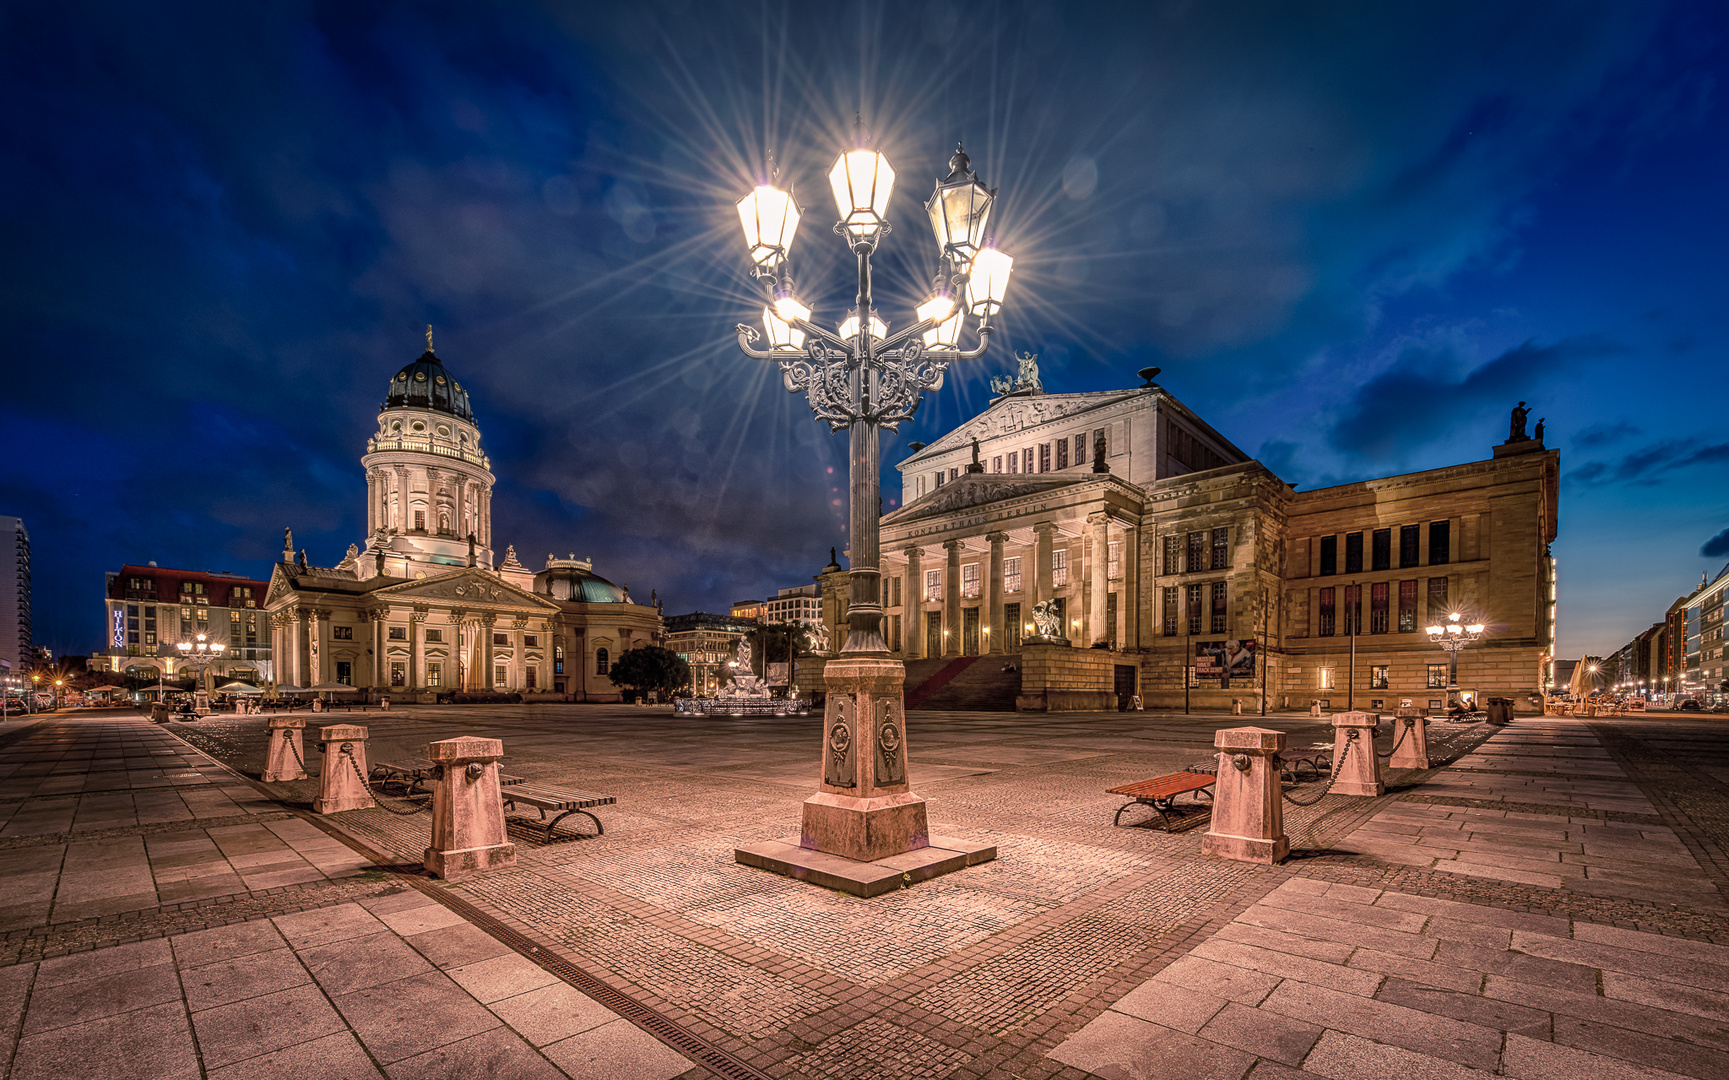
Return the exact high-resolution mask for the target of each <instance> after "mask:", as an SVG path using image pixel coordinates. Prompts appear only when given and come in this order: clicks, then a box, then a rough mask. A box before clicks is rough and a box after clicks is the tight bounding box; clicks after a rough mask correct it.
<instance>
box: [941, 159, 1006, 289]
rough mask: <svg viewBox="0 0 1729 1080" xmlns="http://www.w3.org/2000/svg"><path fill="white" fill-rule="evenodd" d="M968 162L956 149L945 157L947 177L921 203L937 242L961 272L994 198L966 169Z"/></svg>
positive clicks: (977, 245) (979, 243) (982, 232)
mask: <svg viewBox="0 0 1729 1080" xmlns="http://www.w3.org/2000/svg"><path fill="white" fill-rule="evenodd" d="M970 164H971V162H970V161H969V160H968V158H967V155H966V153H965V152H963V151H960V150H956V151H955V156H954V157H953V158H951V159H949V167H950V172H949V175H948V177H947V178H946V179H944V180H942V181H940V182H939V183H938V184H937V189H936V192H935V193H934V194H932V195H931V198H930V201H929V202H927V203H925V212H926V213H928V214H929V215H930V218H931V231H932V232H933V233H935V234H936V238H937V246H938V247H940V248H941V249H942V251H943V254H945V255H947V256H948V257H949V258H950V259H952V260H953V261H954V265H955V269H956V271H958V272H959V273H963V274H964V273H966V272H967V270H968V268H969V267H971V265H972V261H973V257H974V256H975V255H977V254H978V251H979V248H980V246H982V245H983V243H984V238H985V225H986V223H987V222H988V221H989V220H990V216H991V205H992V204H993V203H995V202H996V194H995V193H994V192H992V191H991V190H990V189H989V188H987V187H985V185H984V182H983V181H982V180H980V179H979V178H978V176H977V174H975V173H973V172H971V171H970V170H969V169H968V166H969V165H970Z"/></svg>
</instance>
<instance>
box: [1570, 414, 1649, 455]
mask: <svg viewBox="0 0 1729 1080" xmlns="http://www.w3.org/2000/svg"><path fill="white" fill-rule="evenodd" d="M1637 434H1639V429H1638V428H1636V427H1634V426H1633V425H1632V424H1629V423H1627V422H1625V421H1621V420H1617V421H1615V422H1614V423H1607V422H1605V423H1597V424H1591V425H1589V426H1587V427H1584V428H1581V429H1580V430H1579V432H1578V433H1577V434H1576V435H1574V436H1573V445H1574V446H1576V447H1579V448H1580V449H1586V448H1589V447H1598V446H1608V445H1609V444H1610V443H1616V442H1620V441H1621V440H1622V439H1626V438H1629V437H1631V436H1634V435H1637Z"/></svg>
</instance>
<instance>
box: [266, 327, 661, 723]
mask: <svg viewBox="0 0 1729 1080" xmlns="http://www.w3.org/2000/svg"><path fill="white" fill-rule="evenodd" d="M360 463H361V466H362V467H363V468H364V469H365V470H366V528H367V535H366V539H365V544H364V547H363V546H362V545H359V544H350V545H349V547H348V552H347V554H346V556H344V558H343V559H342V560H341V561H340V562H338V563H337V564H336V565H335V566H330V567H322V566H314V565H312V564H311V563H310V562H309V561H308V559H307V556H306V552H305V550H304V549H300V550H298V551H297V550H296V549H295V547H294V539H293V533H292V531H285V535H284V538H283V551H282V559H281V561H280V562H279V563H277V565H276V567H275V569H274V570H273V571H272V573H271V580H270V589H269V593H268V595H267V597H266V599H265V604H264V606H265V610H266V612H267V613H268V615H269V618H270V626H271V635H272V644H273V645H274V647H275V648H276V650H277V651H276V653H275V655H276V656H277V657H279V658H280V660H279V662H278V664H277V665H276V670H277V681H276V688H277V689H278V690H279V691H281V690H285V689H288V688H291V687H292V688H298V689H301V690H306V689H316V688H319V687H331V686H334V685H335V684H343V685H346V686H352V687H354V688H356V689H358V690H364V691H366V693H367V696H368V697H369V698H372V699H376V698H378V697H379V696H381V695H389V696H390V697H392V698H393V699H395V700H398V701H434V700H437V699H439V698H447V699H448V697H449V696H450V695H452V694H458V695H463V696H465V697H468V698H479V699H484V698H485V697H486V696H489V695H509V694H516V695H521V696H522V698H523V700H525V701H536V700H539V701H549V700H563V701H618V700H620V698H621V696H622V695H621V694H620V692H619V690H618V688H617V687H614V686H613V685H612V683H611V681H610V680H609V679H608V678H607V674H608V672H609V670H610V668H611V665H612V662H613V661H614V660H616V659H617V658H618V656H619V654H620V653H623V652H625V651H627V650H629V649H632V648H635V647H637V646H639V645H647V644H652V643H653V642H655V641H657V640H659V638H660V636H661V621H660V612H659V610H658V605H645V604H637V603H633V602H632V601H631V598H630V592H629V587H628V586H621V585H614V584H613V583H612V582H611V581H608V580H607V579H606V578H603V577H601V576H600V575H598V574H596V573H595V572H594V567H593V564H592V563H591V562H589V561H586V560H580V559H577V558H576V557H575V556H574V555H571V556H568V557H566V558H563V559H559V558H555V557H553V556H551V555H549V556H547V561H546V568H545V569H544V570H543V571H541V572H540V573H538V574H537V573H535V572H534V571H532V570H530V569H529V568H527V567H525V566H524V565H523V564H522V563H521V562H520V561H519V560H518V559H517V557H516V551H515V549H514V548H512V547H509V546H508V545H507V546H506V547H505V553H504V557H503V558H502V559H501V560H499V561H498V563H497V565H496V566H495V565H494V549H493V539H492V485H493V480H494V477H493V474H492V462H491V461H490V460H489V459H488V458H487V456H486V452H485V451H484V450H483V449H482V448H481V441H480V426H479V425H478V424H477V423H475V419H474V410H473V407H472V405H471V404H470V401H469V397H468V392H467V391H466V390H464V389H463V387H462V384H461V383H460V382H458V381H457V379H456V376H455V375H453V374H452V373H451V372H450V371H449V370H448V369H447V368H446V367H445V366H444V363H443V361H441V360H440V359H439V358H438V356H437V355H436V354H434V352H433V349H432V332H431V330H430V328H429V329H428V331H427V340H426V352H425V353H423V354H422V355H421V356H420V357H419V358H418V359H416V360H414V361H413V362H412V363H410V364H408V365H407V366H405V367H403V368H402V370H401V371H398V372H397V373H396V374H395V375H394V376H393V377H392V378H391V380H390V384H389V388H388V390H387V391H386V394H385V398H384V403H383V404H382V405H381V406H380V407H379V410H378V427H377V430H375V431H374V432H373V433H372V435H371V436H370V437H369V438H368V439H367V441H366V453H365V454H364V455H363V456H362V457H361V459H360Z"/></svg>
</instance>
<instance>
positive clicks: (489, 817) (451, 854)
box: [426, 736, 516, 881]
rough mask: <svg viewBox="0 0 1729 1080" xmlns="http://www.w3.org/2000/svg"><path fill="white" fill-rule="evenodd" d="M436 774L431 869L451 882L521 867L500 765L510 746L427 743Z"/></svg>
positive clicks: (470, 741) (464, 740)
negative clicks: (508, 827)
mask: <svg viewBox="0 0 1729 1080" xmlns="http://www.w3.org/2000/svg"><path fill="white" fill-rule="evenodd" d="M426 756H427V758H428V759H430V760H431V761H433V762H434V763H435V764H437V766H438V770H437V771H436V772H435V773H433V777H434V781H433V787H432V846H431V847H429V848H427V849H426V869H427V870H428V871H430V872H431V873H433V874H435V875H437V876H438V877H441V878H444V879H445V880H446V881H456V880H459V879H461V878H465V877H473V876H474V875H475V874H480V873H484V872H486V871H488V870H500V869H503V868H504V867H507V866H515V865H516V845H515V844H512V843H510V842H509V840H507V839H506V838H505V832H504V799H503V796H502V795H501V794H500V792H499V788H498V761H499V759H500V758H502V757H503V756H504V743H502V742H500V741H499V740H497V739H476V738H472V737H468V736H464V737H463V738H459V739H445V740H443V741H442V742H435V743H427V744H426Z"/></svg>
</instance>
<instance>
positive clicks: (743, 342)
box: [733, 323, 775, 360]
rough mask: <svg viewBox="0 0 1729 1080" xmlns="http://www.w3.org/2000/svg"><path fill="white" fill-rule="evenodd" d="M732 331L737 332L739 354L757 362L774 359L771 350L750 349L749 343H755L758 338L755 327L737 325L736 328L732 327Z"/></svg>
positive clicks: (742, 324)
mask: <svg viewBox="0 0 1729 1080" xmlns="http://www.w3.org/2000/svg"><path fill="white" fill-rule="evenodd" d="M733 329H734V330H736V331H738V348H739V351H740V352H742V353H744V354H745V355H746V356H749V357H752V358H754V359H757V360H773V359H775V354H774V352H773V351H772V350H764V349H753V348H751V347H750V346H751V342H753V341H755V340H756V339H757V338H758V337H759V336H760V335H758V334H757V332H756V328H755V327H752V326H746V325H745V324H744V323H739V324H738V325H737V326H735V327H733Z"/></svg>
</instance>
